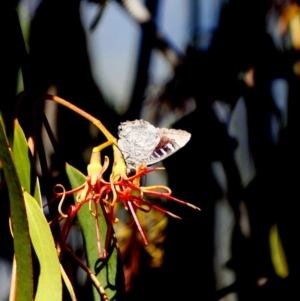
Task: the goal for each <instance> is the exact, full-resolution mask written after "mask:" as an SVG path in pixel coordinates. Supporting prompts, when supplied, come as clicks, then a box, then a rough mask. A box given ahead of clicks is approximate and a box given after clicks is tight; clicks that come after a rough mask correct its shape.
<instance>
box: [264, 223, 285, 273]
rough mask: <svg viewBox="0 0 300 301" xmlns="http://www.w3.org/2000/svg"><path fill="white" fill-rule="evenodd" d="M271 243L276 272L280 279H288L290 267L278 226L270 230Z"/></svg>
mask: <svg viewBox="0 0 300 301" xmlns="http://www.w3.org/2000/svg"><path fill="white" fill-rule="evenodd" d="M269 242H270V251H271V259H272V262H273V266H274V270H275V272H276V274H277V275H278V276H279V277H281V278H286V277H287V276H288V275H289V267H288V264H287V260H286V256H285V252H284V249H283V246H282V242H281V239H280V236H279V233H278V228H277V225H276V224H274V225H273V226H272V227H271V229H270V236H269Z"/></svg>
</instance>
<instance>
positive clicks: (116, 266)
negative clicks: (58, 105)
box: [66, 164, 124, 300]
mask: <svg viewBox="0 0 300 301" xmlns="http://www.w3.org/2000/svg"><path fill="white" fill-rule="evenodd" d="M66 172H67V175H68V178H69V181H70V184H71V187H72V188H76V187H78V186H80V185H81V184H83V183H84V182H85V181H86V177H85V176H84V175H83V174H82V173H81V172H79V171H78V170H77V169H75V168H74V167H72V166H70V165H69V164H66ZM98 210H99V211H98V212H99V214H100V216H99V230H100V237H101V246H102V247H103V246H104V243H105V237H106V231H107V222H106V219H105V216H104V214H103V211H102V210H101V207H100V206H99V209H98ZM77 217H78V222H79V224H80V227H81V231H82V235H83V239H84V243H85V250H86V256H87V262H88V266H89V268H90V269H91V270H92V271H93V273H94V274H95V275H96V276H97V278H98V280H99V281H100V283H101V285H102V286H103V287H104V289H105V291H106V294H107V296H108V298H109V299H113V300H118V299H119V298H122V294H123V291H124V281H123V271H122V267H121V265H120V260H119V256H118V251H117V248H116V247H115V244H114V243H113V241H112V240H111V245H110V248H109V256H108V258H107V260H105V261H101V260H100V259H99V252H98V248H97V234H96V223H95V217H94V216H93V215H92V214H91V212H90V211H89V208H88V204H84V205H83V206H82V207H81V209H80V210H79V211H78V213H77ZM112 234H113V233H112ZM93 292H94V299H95V300H99V293H98V291H97V290H96V289H95V288H93ZM120 300H121V299H120Z"/></svg>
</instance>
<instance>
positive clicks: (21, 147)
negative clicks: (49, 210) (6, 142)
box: [13, 119, 42, 206]
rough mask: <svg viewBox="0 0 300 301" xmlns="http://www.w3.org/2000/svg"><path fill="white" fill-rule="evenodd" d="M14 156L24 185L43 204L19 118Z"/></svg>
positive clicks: (15, 131)
mask: <svg viewBox="0 0 300 301" xmlns="http://www.w3.org/2000/svg"><path fill="white" fill-rule="evenodd" d="M13 157H14V162H15V166H16V169H17V172H18V175H19V178H20V181H21V185H22V187H23V188H24V189H25V190H26V191H27V192H29V193H30V194H31V195H33V196H34V198H35V199H36V200H37V201H38V202H39V204H40V206H42V205H41V204H42V202H41V193H40V186H39V182H38V178H37V175H36V172H35V168H34V164H33V160H32V156H31V153H30V150H29V147H28V144H27V140H26V137H25V135H24V132H23V130H22V128H21V126H20V124H19V122H18V120H17V119H15V121H14V139H13Z"/></svg>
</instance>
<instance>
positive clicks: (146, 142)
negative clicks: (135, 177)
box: [118, 120, 191, 170]
mask: <svg viewBox="0 0 300 301" xmlns="http://www.w3.org/2000/svg"><path fill="white" fill-rule="evenodd" d="M118 135H119V140H118V147H119V149H120V150H121V152H122V154H123V157H124V160H125V162H126V165H127V168H128V169H129V170H132V169H133V170H136V169H137V167H138V166H139V165H140V164H141V163H145V164H146V165H152V164H155V163H157V162H159V161H162V160H163V159H165V158H167V157H168V156H170V155H172V154H173V153H175V152H176V151H177V150H178V149H180V148H181V147H183V146H184V145H185V144H186V143H187V142H188V141H189V140H190V138H191V134H190V133H188V132H186V131H183V130H175V129H166V128H155V127H154V126H153V125H152V124H150V123H149V122H147V121H145V120H134V121H126V122H123V123H121V125H120V126H119V133H118Z"/></svg>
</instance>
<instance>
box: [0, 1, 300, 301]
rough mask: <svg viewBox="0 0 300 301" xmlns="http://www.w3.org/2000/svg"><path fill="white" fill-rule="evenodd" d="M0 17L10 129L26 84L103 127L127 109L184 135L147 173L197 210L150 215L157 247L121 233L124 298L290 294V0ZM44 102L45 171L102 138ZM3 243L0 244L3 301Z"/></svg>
mask: <svg viewBox="0 0 300 301" xmlns="http://www.w3.org/2000/svg"><path fill="white" fill-rule="evenodd" d="M2 14H3V16H4V15H5V16H7V17H6V18H2V20H1V26H0V30H1V45H2V47H1V48H2V51H1V53H2V54H1V68H0V69H1V70H0V72H1V74H2V76H1V95H2V96H1V100H0V111H1V114H2V116H3V118H4V120H5V123H6V128H7V131H8V133H9V134H11V129H12V122H11V121H12V116H13V108H14V106H15V102H16V95H17V94H18V93H19V92H21V91H22V90H24V89H25V90H26V91H31V92H32V91H34V92H42V93H46V92H48V93H50V94H56V95H58V96H60V97H63V98H65V99H67V100H68V101H70V102H72V103H74V104H75V105H77V106H79V107H80V108H82V109H83V110H85V111H87V112H89V113H90V114H92V115H93V116H95V117H96V118H99V119H100V120H101V121H102V122H103V124H104V125H105V126H106V127H107V128H108V129H109V130H110V131H111V132H112V133H113V134H114V135H116V134H117V128H118V124H119V123H120V122H121V121H125V120H134V119H139V118H143V119H145V120H147V121H149V122H151V123H152V124H154V125H155V126H157V127H174V128H179V129H184V130H186V131H189V132H190V133H191V134H192V138H191V140H190V142H189V143H188V144H187V145H186V146H185V147H184V148H183V149H181V150H180V151H179V152H177V153H176V154H174V155H173V156H171V157H169V158H168V159H166V160H165V161H164V162H163V165H164V166H165V167H166V173H165V176H164V177H163V178H162V179H161V178H160V179H159V181H163V182H164V183H166V184H168V185H169V186H170V188H171V189H172V191H173V195H174V196H175V197H178V198H180V199H183V200H185V201H188V202H190V203H192V204H195V205H196V206H199V207H201V209H202V211H201V212H200V213H199V212H194V211H193V210H191V209H190V208H186V207H180V206H179V205H176V204H170V202H168V204H164V206H165V207H167V208H169V209H170V210H171V211H172V212H174V213H176V214H178V215H180V216H181V217H182V218H183V220H182V221H177V220H172V219H171V218H170V219H168V221H167V226H166V227H163V228H161V229H159V224H160V221H162V220H165V217H162V216H160V215H158V216H155V215H154V216H153V221H154V222H155V223H156V225H157V227H158V230H157V235H158V236H160V239H157V240H154V242H153V245H154V247H155V248H154V249H155V250H156V251H157V252H156V253H155V252H151V250H149V249H147V248H144V247H143V245H142V244H141V243H140V241H139V240H138V239H129V241H128V242H127V244H126V248H127V251H125V256H124V262H125V267H126V271H127V272H128V271H129V272H128V273H126V275H127V276H126V277H127V283H129V284H128V287H127V289H128V291H127V294H126V295H127V300H129V301H134V300H154V299H155V300H157V301H158V300H222V301H248V300H249V301H250V300H251V301H253V300H256V301H259V300H296V299H297V298H298V297H297V295H298V289H297V288H298V282H299V280H300V261H299V258H300V255H299V254H300V247H299V246H300V244H299V243H298V234H299V222H298V218H297V217H298V211H297V208H298V205H297V202H298V201H299V191H298V188H297V187H298V185H299V184H297V183H298V180H297V178H299V176H297V174H298V172H299V146H298V145H299V144H298V143H297V137H298V130H297V126H298V125H297V124H298V122H297V115H298V113H297V112H298V111H297V103H298V102H299V99H300V81H299V79H300V77H299V76H300V60H299V59H300V57H299V54H300V52H299V51H300V4H299V3H298V1H288V0H273V1H271V0H268V1H267V0H264V1H263V0H260V1H259V0H189V1H182V0H181V1H180V0H145V1H138V0H127V1H126V0H110V1H105V0H99V1H96V0H94V1H92V0H90V1H88V0H82V1H79V0H40V1H38V0H34V1H28V0H23V1H15V3H13V1H4V2H3V3H2ZM20 70H22V73H21V71H20ZM21 74H22V75H21ZM21 76H22V77H21ZM22 78H23V81H22ZM23 82H24V84H23ZM45 110H46V114H47V116H48V118H49V120H50V123H51V125H52V127H53V132H54V134H55V135H56V137H57V140H58V143H59V146H60V154H59V156H60V157H59V158H58V154H56V153H55V152H54V150H53V149H52V148H51V147H49V149H48V150H47V157H48V160H49V162H50V166H51V170H52V175H53V176H54V177H55V176H56V173H57V170H58V169H59V163H58V162H59V161H60V159H61V156H62V157H63V158H64V160H67V161H68V162H69V163H71V164H72V165H74V166H75V167H77V168H79V169H80V170H81V171H83V172H84V173H86V165H87V164H88V160H89V155H90V151H91V149H92V147H93V146H95V145H97V143H100V142H101V141H103V136H102V135H101V134H100V133H98V132H97V131H95V130H94V129H92V127H91V126H90V125H89V124H88V122H86V121H84V120H83V119H82V118H81V117H79V116H76V115H75V114H74V113H73V112H70V111H68V110H67V109H65V108H61V107H57V106H56V105H53V104H52V103H46V104H45ZM146 181H148V182H149V183H150V182H151V181H157V180H156V179H155V178H154V179H152V178H150V177H149V178H147V179H146ZM7 210H8V208H3V210H2V212H4V213H3V214H4V216H5V215H6V214H5V213H6V212H7ZM1 214H2V213H1ZM0 223H1V229H4V230H3V233H6V229H7V228H8V225H7V221H6V220H3V219H0ZM117 232H118V231H117ZM161 233H163V234H161ZM120 235H122V234H120ZM7 236H9V234H8V235H7ZM1 237H2V234H1ZM6 239H7V240H9V237H6V235H4V236H3V240H6ZM11 253H12V246H11V244H8V247H7V248H1V253H0V261H1V264H0V300H1V301H2V300H7V289H8V288H9V282H7V281H9V273H10V272H9V264H10V263H9V262H10V260H11ZM133 262H135V263H138V265H137V266H138V267H137V268H136V267H135V268H134V269H133V268H132V267H131V265H132V263H133Z"/></svg>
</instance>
